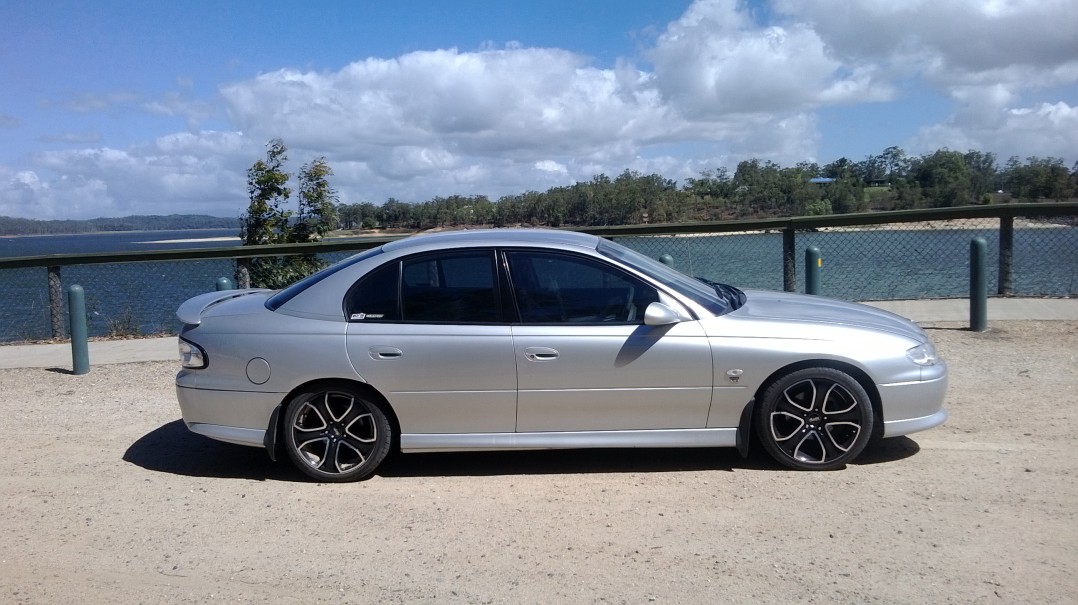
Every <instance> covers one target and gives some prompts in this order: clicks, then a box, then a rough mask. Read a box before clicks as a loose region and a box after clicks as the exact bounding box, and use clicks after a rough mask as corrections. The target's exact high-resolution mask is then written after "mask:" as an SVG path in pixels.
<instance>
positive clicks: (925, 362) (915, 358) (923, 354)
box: [906, 342, 936, 366]
mask: <svg viewBox="0 0 1078 605" xmlns="http://www.w3.org/2000/svg"><path fill="white" fill-rule="evenodd" d="M906 357H907V358H909V360H910V361H912V362H913V363H915V364H917V365H919V366H934V365H936V347H934V346H933V345H932V343H931V342H926V343H924V344H922V345H917V346H916V347H913V348H912V349H910V350H909V351H906Z"/></svg>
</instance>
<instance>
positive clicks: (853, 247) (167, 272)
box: [0, 227, 1078, 342]
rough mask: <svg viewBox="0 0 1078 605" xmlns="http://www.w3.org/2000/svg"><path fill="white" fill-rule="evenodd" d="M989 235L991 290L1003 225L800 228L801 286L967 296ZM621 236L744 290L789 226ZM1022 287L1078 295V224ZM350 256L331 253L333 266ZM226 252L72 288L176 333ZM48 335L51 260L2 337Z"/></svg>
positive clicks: (189, 240)
mask: <svg viewBox="0 0 1078 605" xmlns="http://www.w3.org/2000/svg"><path fill="white" fill-rule="evenodd" d="M236 235H237V232H236V230H234V229H228V230H225V229H211V230H197V231H153V232H134V233H101V234H80V235H56V236H35V237H17V238H0V258H10V257H17V256H36V255H45V254H70V253H87V254H89V253H102V252H112V251H116V252H118V251H138V250H162V249H177V248H197V247H222V246H233V245H237V244H238V243H239V242H238V240H235V239H233V240H227V241H205V240H218V238H226V237H235V236H236ZM973 237H982V238H984V239H985V240H986V242H987V243H988V272H989V282H988V283H989V293H990V294H991V293H994V292H995V290H996V273H997V256H998V232H997V231H996V230H995V229H983V230H982V229H978V230H971V229H948V230H931V231H918V230H910V231H902V230H894V231H892V230H886V229H871V230H866V231H846V232H843V231H834V232H818V233H798V234H797V254H798V256H797V277H798V286H797V288H798V290H799V291H803V289H804V261H803V251H804V249H805V248H806V247H807V246H816V247H818V248H819V249H820V250H821V254H822V257H823V269H822V279H821V284H822V294H823V295H825V296H832V297H835V298H843V299H847V300H878V299H912V298H946V297H964V296H968V294H969V246H970V240H971V238H973ZM618 241H620V242H622V243H623V244H626V245H628V246H629V247H631V248H634V249H637V250H639V251H641V252H643V253H645V254H647V255H648V256H651V257H653V258H658V257H659V256H660V255H662V254H669V255H670V256H672V257H673V259H674V266H675V267H677V268H678V269H680V270H682V271H684V272H685V273H688V274H690V275H696V276H702V277H708V278H710V279H713V280H716V281H722V282H726V283H731V284H734V285H737V286H740V287H746V288H764V289H775V290H781V289H782V285H783V284H782V236H781V234H779V233H771V234H751V235H722V236H690V237H630V238H620V239H619V240H618ZM1014 244H1015V245H1014V286H1015V293H1016V294H1019V295H1023V296H1069V295H1074V294H1076V293H1078V228H1073V227H1055V228H1036V229H1033V228H1031V229H1015V241H1014ZM348 255H349V253H336V254H332V255H326V256H325V257H324V259H325V260H326V261H328V262H334V261H336V260H339V259H341V258H344V257H346V256H348ZM233 271H234V264H233V262H232V261H228V260H198V261H169V262H146V263H124V264H111V265H75V266H68V267H64V268H63V269H62V270H61V277H62V280H63V284H64V288H65V289H66V288H67V287H68V286H69V285H71V284H79V285H81V286H83V288H84V290H85V292H86V300H87V307H88V309H87V311H88V315H89V318H90V322H89V329H90V332H91V334H93V335H99V334H104V333H107V332H108V331H109V330H110V329H117V328H119V329H127V330H129V329H137V330H139V331H140V332H143V333H153V332H161V331H164V332H170V333H171V332H175V330H176V329H177V327H178V325H177V321H176V319H175V315H174V313H175V309H176V307H178V306H179V304H180V303H181V302H183V301H184V300H186V299H187V298H190V297H192V296H195V295H197V294H200V293H203V292H207V291H210V290H213V288H214V283H215V281H216V279H217V278H218V277H230V278H231V277H232V275H233ZM49 333H50V328H49V314H48V291H47V273H46V270H45V269H44V268H43V267H39V268H33V269H5V270H0V342H3V341H12V340H26V339H34V338H46V337H48V335H49Z"/></svg>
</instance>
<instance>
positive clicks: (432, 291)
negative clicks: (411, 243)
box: [401, 251, 500, 323]
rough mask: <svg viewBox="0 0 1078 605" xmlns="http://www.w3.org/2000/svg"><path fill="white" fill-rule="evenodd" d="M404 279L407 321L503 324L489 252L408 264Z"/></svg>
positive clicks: (441, 256) (454, 254)
mask: <svg viewBox="0 0 1078 605" xmlns="http://www.w3.org/2000/svg"><path fill="white" fill-rule="evenodd" d="M401 276H402V279H401V310H402V312H403V319H404V321H417V322H451V323H487V322H497V321H499V320H500V313H499V308H498V296H497V289H496V286H495V270H494V255H493V253H491V252H489V251H482V252H451V253H446V254H439V255H436V256H425V257H421V258H417V259H411V260H405V261H404V262H403V269H402V272H401Z"/></svg>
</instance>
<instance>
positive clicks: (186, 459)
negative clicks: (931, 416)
mask: <svg viewBox="0 0 1078 605" xmlns="http://www.w3.org/2000/svg"><path fill="white" fill-rule="evenodd" d="M918 451H920V447H919V446H918V445H917V443H916V442H914V441H913V440H912V439H909V438H908V437H895V438H891V439H882V440H879V441H873V442H871V443H870V444H869V446H868V447H867V448H865V451H864V452H863V453H862V454H861V455H860V456H859V457H858V459H857V460H856V461H855V462H853V464H854V465H857V466H860V465H866V464H881V463H886V462H892V461H895V460H901V459H903V458H908V457H910V456H912V455H914V454H916V453H917V452H918ZM123 460H124V461H125V462H129V463H131V464H134V465H136V466H139V467H142V468H144V469H146V470H150V471H155V472H161V473H169V474H173V475H183V476H189V477H213V478H220V479H247V480H253V481H288V482H310V481H311V480H310V479H307V478H306V476H305V475H303V474H302V473H300V472H299V471H298V470H296V469H295V468H294V467H292V465H291V464H290V463H289V462H288V461H287V459H284V460H278V461H277V462H273V461H272V460H270V459H269V456H267V455H266V452H265V451H263V450H262V449H260V448H253V447H246V446H242V445H234V444H231V443H222V442H219V441H214V440H212V439H210V438H208V437H204V436H202V435H198V434H195V433H192V432H191V431H189V430H187V427H186V426H184V424H183V421H181V420H175V421H173V422H170V423H168V424H165V425H162V426H161V427H159V428H157V429H154V430H153V431H151V432H149V433H147V434H145V435H143V436H142V437H141V438H139V440H138V441H135V442H134V443H133V444H131V446H130V447H128V448H127V451H126V452H124V456H123ZM735 470H758V471H783V470H786V469H785V468H784V467H782V466H780V465H779V464H778V463H776V462H775V461H773V460H772V459H771V458H770V457H769V456H768V455H767V454H766V453H765V452H764V451H763V448H762V447H759V444H754V447H752V449H751V451H750V452H749V455H748V457H747V458H742V457H741V456H740V455H739V454H738V453H737V450H735V449H734V448H664V449H651V448H626V449H590V450H534V451H519V452H513V451H504V452H445V453H430V454H401V453H399V452H393V453H391V454H390V456H389V457H388V458H387V459H386V460H385V462H383V463H382V466H381V467H380V468H379V469H378V471H377V474H378V475H380V476H382V477H385V478H398V477H485V476H498V475H579V474H595V473H604V474H606V473H669V472H683V471H726V472H733V471H735Z"/></svg>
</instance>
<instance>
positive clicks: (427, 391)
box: [345, 250, 517, 433]
mask: <svg viewBox="0 0 1078 605" xmlns="http://www.w3.org/2000/svg"><path fill="white" fill-rule="evenodd" d="M497 275H498V273H497V269H496V265H495V256H494V252H493V251H492V250H455V251H446V252H440V253H437V254H428V255H422V256H415V257H408V258H405V259H403V260H400V261H393V262H390V263H389V264H387V265H383V266H382V267H380V268H378V269H376V270H374V271H372V272H371V273H369V274H367V276H365V277H364V278H363V279H361V280H360V281H359V282H357V283H356V284H355V285H354V286H353V287H352V289H351V290H350V292H349V294H348V297H347V299H346V302H345V307H346V311H347V313H348V317H349V318H350V320H349V325H348V337H347V343H348V344H347V347H348V355H349V358H350V359H351V361H352V365H353V366H354V367H355V369H356V371H357V372H358V373H359V375H360V376H362V377H363V378H364V379H365V380H367V381H368V382H369V383H370V384H371V385H372V386H374V387H375V388H376V389H378V390H379V392H381V393H382V394H383V395H385V397H386V398H387V399H388V400H389V402H390V404H391V405H392V406H393V409H394V411H395V412H396V413H397V417H398V419H399V420H400V423H401V431H402V432H404V433H482V432H512V431H513V430H514V429H515V428H516V387H517V383H516V363H515V360H514V357H513V344H512V335H511V332H510V328H509V326H508V324H507V322H505V321H503V315H502V313H503V305H502V292H501V290H500V288H499V285H498V278H497Z"/></svg>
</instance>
